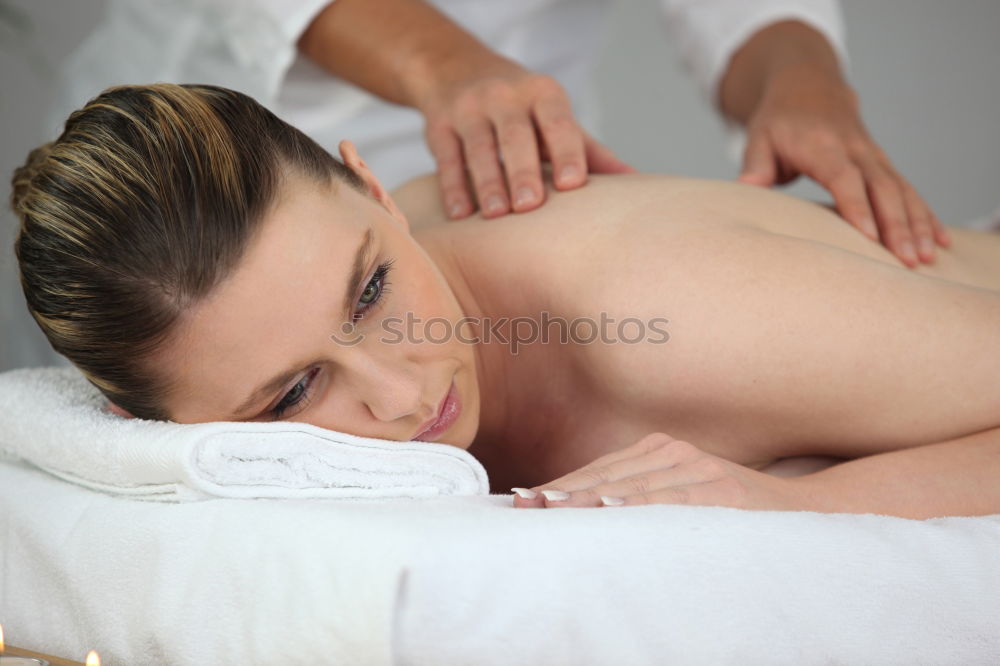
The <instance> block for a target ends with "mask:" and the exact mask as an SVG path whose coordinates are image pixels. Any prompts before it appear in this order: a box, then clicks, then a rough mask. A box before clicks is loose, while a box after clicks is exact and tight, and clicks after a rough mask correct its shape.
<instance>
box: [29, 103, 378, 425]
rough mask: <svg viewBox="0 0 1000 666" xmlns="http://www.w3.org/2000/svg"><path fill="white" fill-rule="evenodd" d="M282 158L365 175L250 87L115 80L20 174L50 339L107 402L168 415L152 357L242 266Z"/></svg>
mask: <svg viewBox="0 0 1000 666" xmlns="http://www.w3.org/2000/svg"><path fill="white" fill-rule="evenodd" d="M284 169H292V170H295V171H297V172H299V173H302V174H303V175H306V176H310V177H312V178H314V179H316V180H317V181H322V182H328V181H330V180H331V179H333V178H336V179H339V180H341V181H345V182H347V183H348V185H350V186H351V187H353V188H355V189H357V190H359V191H364V189H365V188H364V185H363V183H362V181H361V180H360V178H359V177H358V176H357V175H356V174H355V173H354V172H353V171H351V170H350V169H348V168H346V167H345V166H344V165H343V164H342V163H341V162H339V161H338V160H336V159H335V158H333V157H332V156H331V155H330V154H329V153H327V152H326V151H325V150H323V149H322V148H321V147H319V146H318V145H317V144H316V143H315V142H313V141H312V140H311V139H309V138H308V137H306V136H305V135H303V134H302V133H301V132H299V131H298V130H296V129H294V128H292V127H291V126H289V125H288V124H286V123H284V122H283V121H281V120H280V119H278V118H277V117H276V116H274V115H273V114H272V113H271V112H269V111H267V110H266V109H264V108H263V107H262V106H260V105H259V104H257V103H256V102H255V101H253V100H252V99H251V98H249V97H247V96H246V95H243V94H241V93H237V92H235V91H232V90H227V89H225V88H219V87H215V86H205V85H183V86H182V85H173V84H155V85H149V86H119V87H115V88H110V89H108V90H106V91H104V92H103V93H101V94H100V95H99V96H97V97H96V98H94V99H93V100H91V101H90V102H89V103H88V104H87V105H86V106H84V107H83V108H82V109H80V110H78V111H75V112H74V113H72V114H71V115H70V117H69V119H68V120H67V121H66V126H65V129H64V131H63V133H62V134H61V135H60V137H59V138H58V139H57V140H56V141H54V142H51V143H48V144H45V145H43V146H41V147H39V148H37V149H35V150H34V151H32V152H31V153H30V154H29V155H28V158H27V160H26V162H25V164H24V166H22V167H20V168H18V169H17V170H16V171H15V172H14V177H13V180H12V185H13V191H12V193H11V207H12V208H13V209H14V212H15V213H16V214H17V215H18V216H19V218H20V220H21V226H20V231H19V233H18V236H17V240H16V241H15V245H14V247H15V252H16V254H17V258H18V263H19V266H20V271H21V286H22V288H23V290H24V294H25V298H26V300H27V303H28V309H29V312H30V313H31V315H32V317H33V318H34V319H35V321H36V322H37V323H38V325H39V326H40V327H41V329H42V331H43V332H44V333H45V335H46V337H47V338H48V340H49V342H50V344H51V345H52V347H53V349H55V350H56V351H57V352H59V353H61V354H63V355H65V356H66V357H67V358H68V359H69V360H70V361H71V362H72V363H73V364H74V365H76V366H77V367H78V368H79V369H80V370H81V371H82V372H83V373H84V374H85V375H86V376H87V378H88V379H89V380H90V381H91V382H92V383H93V384H94V385H95V386H97V387H98V389H100V390H101V391H102V392H103V393H104V395H105V396H107V397H108V399H109V400H111V401H113V402H114V403H115V404H117V405H118V406H120V407H122V408H124V409H126V410H128V411H129V412H131V413H132V414H134V415H135V416H137V417H140V418H147V419H159V420H166V419H168V418H169V414H167V412H166V410H165V408H164V407H163V405H164V398H165V396H166V395H168V393H169V391H170V388H171V387H170V385H169V381H168V380H167V378H166V377H164V376H163V375H162V373H157V372H154V371H153V363H151V359H152V357H153V356H154V355H155V354H156V353H157V352H158V351H159V350H160V349H161V348H162V346H163V345H164V344H165V343H166V342H167V341H168V340H169V338H170V336H171V335H172V333H173V332H174V330H175V328H176V324H177V322H178V319H179V317H180V316H181V314H182V313H183V312H184V310H185V309H186V308H188V307H189V306H190V305H191V304H193V303H196V302H198V301H199V300H200V299H203V298H205V297H206V296H207V295H208V294H209V293H210V292H211V291H212V289H213V288H214V287H215V286H216V285H218V284H219V283H220V282H221V281H222V280H223V279H225V277H226V276H227V275H228V274H229V273H231V271H232V270H233V269H234V268H235V266H236V264H237V262H238V261H239V259H240V258H241V257H242V255H243V253H244V251H245V249H246V247H247V245H248V244H249V242H250V240H251V239H252V237H253V235H254V233H255V232H256V230H257V229H258V228H259V226H260V221H261V219H262V217H263V215H264V213H265V212H266V210H267V208H268V207H269V206H270V205H271V203H273V200H274V198H275V197H276V196H277V190H278V188H279V187H280V184H281V174H282V171H283V170H284Z"/></svg>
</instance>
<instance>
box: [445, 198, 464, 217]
mask: <svg viewBox="0 0 1000 666" xmlns="http://www.w3.org/2000/svg"><path fill="white" fill-rule="evenodd" d="M463 210H465V204H463V203H462V202H461V201H452V202H451V205H450V206H448V214H449V215H451V216H452V217H458V216H459V215H461V214H462V211H463Z"/></svg>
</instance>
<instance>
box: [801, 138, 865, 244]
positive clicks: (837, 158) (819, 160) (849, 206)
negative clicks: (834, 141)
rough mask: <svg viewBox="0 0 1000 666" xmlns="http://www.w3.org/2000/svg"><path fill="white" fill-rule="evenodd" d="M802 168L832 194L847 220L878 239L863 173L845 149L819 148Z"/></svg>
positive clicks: (838, 209)
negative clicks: (822, 149)
mask: <svg viewBox="0 0 1000 666" xmlns="http://www.w3.org/2000/svg"><path fill="white" fill-rule="evenodd" d="M807 150H808V149H807ZM813 155H815V154H814V153H813ZM801 171H802V173H804V174H805V175H806V176H808V177H809V178H812V179H813V180H815V181H816V182H817V183H819V184H820V185H822V186H823V187H824V188H826V189H827V191H829V192H830V194H831V195H833V201H834V205H835V206H836V208H837V211H838V212H839V213H840V215H841V217H843V218H844V219H845V220H846V221H847V223H848V224H850V225H851V226H852V227H854V228H855V229H857V230H858V231H860V232H861V233H863V234H864V235H865V236H867V237H868V238H870V239H871V240H873V241H875V242H878V240H879V233H878V227H877V226H876V225H875V214H874V212H873V210H872V205H871V202H870V201H869V198H868V189H867V187H866V186H865V177H864V174H863V173H862V172H861V169H859V168H858V167H857V166H856V165H854V164H853V163H852V162H851V161H850V160H849V159H848V158H847V155H846V154H845V153H843V152H841V151H836V150H828V151H825V152H820V153H819V154H818V156H816V157H814V158H813V159H812V160H810V159H808V158H807V160H806V161H805V163H804V164H803V165H802V168H801Z"/></svg>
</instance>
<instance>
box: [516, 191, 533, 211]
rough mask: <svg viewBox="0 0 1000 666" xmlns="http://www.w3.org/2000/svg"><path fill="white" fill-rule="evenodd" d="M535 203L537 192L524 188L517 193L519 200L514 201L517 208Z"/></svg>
mask: <svg viewBox="0 0 1000 666" xmlns="http://www.w3.org/2000/svg"><path fill="white" fill-rule="evenodd" d="M534 202H535V192H534V190H532V189H531V188H530V187H522V188H521V189H519V190H518V191H517V198H515V199H514V205H515V206H518V207H520V206H527V205H528V204H532V203H534Z"/></svg>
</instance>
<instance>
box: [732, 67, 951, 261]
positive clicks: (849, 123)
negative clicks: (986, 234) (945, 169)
mask: <svg viewBox="0 0 1000 666" xmlns="http://www.w3.org/2000/svg"><path fill="white" fill-rule="evenodd" d="M800 174H804V175H806V176H809V177H810V178H812V179H813V180H815V181H816V182H817V183H819V184H820V185H822V186H823V187H825V188H826V189H827V190H829V191H830V193H831V194H832V195H833V198H834V201H835V203H836V206H837V209H838V211H839V212H840V214H841V216H842V217H843V218H844V219H845V220H847V222H848V223H850V224H851V225H852V226H854V227H855V228H857V229H858V230H859V231H861V233H863V234H865V235H866V236H868V237H869V238H871V239H872V240H874V241H876V242H878V241H881V242H882V244H883V245H885V246H886V247H887V248H888V249H889V251H891V252H892V253H893V254H895V255H896V256H897V257H899V259H900V260H901V261H902V262H903V263H904V264H906V265H907V266H909V267H911V268H912V267H914V266H917V265H919V264H920V262H921V261H923V262H926V263H931V262H933V260H934V243H935V242H937V243H938V244H939V245H941V246H942V247H948V245H949V244H950V242H951V241H950V239H949V237H948V234H947V232H946V231H945V228H944V227H943V226H942V224H941V221H940V220H939V219H938V218H937V216H936V215H935V214H934V212H933V211H932V210H931V208H930V206H928V205H927V202H925V201H924V200H923V198H922V197H921V196H920V195H919V194H917V192H916V190H915V189H914V188H913V186H912V185H910V183H909V182H907V180H906V179H905V178H903V177H902V176H901V175H900V174H899V173H898V172H897V171H896V170H895V168H893V166H892V163H891V162H890V161H889V158H888V157H886V154H885V153H884V152H883V151H882V149H881V148H879V146H878V145H876V143H875V142H874V141H873V140H872V138H871V137H870V136H869V135H868V132H867V131H866V130H865V128H864V125H863V124H862V121H861V117H860V115H859V113H858V104H857V98H856V95H855V94H854V92H853V91H852V90H851V89H850V88H849V87H848V86H847V85H846V84H844V83H843V82H842V81H839V80H834V79H828V78H825V77H823V76H817V75H816V73H815V72H813V71H810V69H809V68H808V67H803V68H796V67H790V68H787V69H785V70H783V71H782V72H781V73H779V74H777V75H775V76H774V77H773V78H772V79H771V80H770V81H769V82H768V84H767V87H766V91H765V92H764V94H763V96H762V98H761V101H760V103H759V104H758V105H757V107H756V109H755V110H754V112H753V114H752V115H751V116H750V118H749V121H748V123H747V147H746V152H745V154H744V163H743V172H742V174H741V175H740V177H739V179H740V181H742V182H745V183H751V184H755V185H763V186H771V185H775V184H782V183H787V182H789V181H791V180H794V179H795V178H797V177H798V176H799V175H800Z"/></svg>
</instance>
